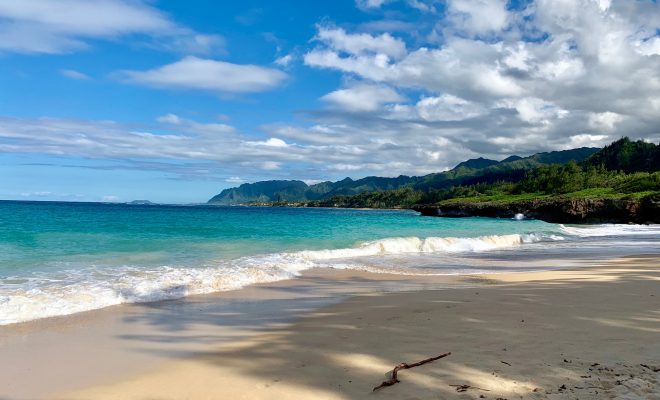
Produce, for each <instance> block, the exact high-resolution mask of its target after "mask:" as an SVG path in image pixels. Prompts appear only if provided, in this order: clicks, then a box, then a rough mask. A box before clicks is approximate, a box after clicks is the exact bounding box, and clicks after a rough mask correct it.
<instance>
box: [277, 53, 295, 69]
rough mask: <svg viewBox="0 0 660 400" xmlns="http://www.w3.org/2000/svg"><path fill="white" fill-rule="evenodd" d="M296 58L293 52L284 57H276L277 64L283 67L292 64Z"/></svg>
mask: <svg viewBox="0 0 660 400" xmlns="http://www.w3.org/2000/svg"><path fill="white" fill-rule="evenodd" d="M293 60H294V56H293V54H287V55H284V56H282V57H278V58H276V59H275V64H277V65H279V66H281V67H288V66H289V64H291V63H292V62H293Z"/></svg>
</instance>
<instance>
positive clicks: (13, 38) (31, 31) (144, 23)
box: [0, 0, 224, 54]
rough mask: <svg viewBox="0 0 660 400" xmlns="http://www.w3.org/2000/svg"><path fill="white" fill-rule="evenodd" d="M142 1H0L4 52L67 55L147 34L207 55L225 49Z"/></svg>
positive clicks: (168, 45)
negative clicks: (93, 45)
mask: <svg viewBox="0 0 660 400" xmlns="http://www.w3.org/2000/svg"><path fill="white" fill-rule="evenodd" d="M150 3H151V2H147V1H142V0H96V1H88V0H58V1H50V0H21V1H2V2H0V51H10V52H20V53H51V54H56V53H66V52H72V51H76V50H80V49H85V48H87V47H88V46H89V41H90V40H91V39H113V38H118V37H122V36H129V35H146V36H149V37H152V38H157V39H159V41H160V42H162V46H163V47H166V48H170V49H176V50H181V51H185V52H187V53H200V54H204V53H207V52H209V51H210V50H211V49H213V48H217V47H218V46H223V43H224V42H223V39H222V37H220V36H218V35H205V34H199V33H197V32H195V31H193V30H192V29H190V28H187V27H185V26H182V25H179V24H177V23H176V22H174V21H172V20H171V19H170V18H169V17H168V16H167V15H165V14H164V13H162V12H161V11H159V10H158V9H156V8H155V7H153V6H152V5H151V4H150Z"/></svg>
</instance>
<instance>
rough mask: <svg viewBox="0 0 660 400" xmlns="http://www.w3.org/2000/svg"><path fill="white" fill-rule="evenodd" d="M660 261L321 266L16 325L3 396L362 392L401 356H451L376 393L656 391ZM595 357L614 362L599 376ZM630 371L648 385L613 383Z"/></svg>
mask: <svg viewBox="0 0 660 400" xmlns="http://www.w3.org/2000/svg"><path fill="white" fill-rule="evenodd" d="M658 261H659V259H658V257H657V256H640V257H626V258H621V259H614V260H609V261H607V262H603V263H602V265H601V266H597V267H583V268H576V269H568V270H554V271H544V272H531V273H529V272H519V273H502V274H487V275H472V276H445V277H436V278H429V277H406V276H397V275H380V274H370V273H363V272H357V271H346V270H344V271H342V270H311V271H307V272H306V273H305V274H304V275H303V276H302V277H301V278H299V279H296V280H291V281H280V282H276V283H272V284H263V285H256V286H254V287H250V288H245V289H241V290H237V291H233V292H224V293H221V294H218V295H209V296H194V297H191V298H188V299H185V300H179V301H168V302H160V303H154V304H134V305H125V306H119V307H111V308H110V309H107V310H101V311H100V312H98V311H97V312H92V313H83V315H75V316H71V317H60V318H53V319H47V320H41V321H35V322H34V323H25V324H17V325H16V326H14V327H13V328H11V329H7V328H8V327H4V328H3V329H2V330H0V333H1V335H0V339H2V342H0V343H2V346H0V356H1V357H0V360H2V361H0V362H2V366H1V367H0V371H2V372H3V374H2V376H3V378H2V379H3V380H4V381H5V382H4V384H3V385H0V387H4V388H5V389H4V390H5V392H4V393H0V397H1V398H7V399H14V398H15V399H19V398H24V399H27V398H30V399H37V398H60V399H89V398H95V399H97V398H99V399H103V398H127V399H146V398H159V399H161V398H162V399H167V398H172V399H175V398H177V399H178V398H229V397H237V398H247V399H250V398H255V399H262V398H266V399H267V398H306V397H307V398H309V397H310V396H312V397H314V398H328V399H346V398H364V397H365V396H367V395H368V394H369V391H370V389H371V388H372V387H373V386H375V385H376V384H378V383H380V381H382V380H383V379H384V377H385V374H386V372H387V371H389V370H391V368H392V366H393V365H394V364H397V363H399V362H404V361H405V362H414V361H418V360H421V359H423V358H427V357H430V356H433V355H436V354H435V353H438V354H440V353H443V352H445V351H451V352H452V356H451V357H449V358H447V359H444V360H439V361H437V362H436V363H433V364H429V365H428V366H423V367H420V368H417V369H413V370H410V371H404V372H403V373H402V375H401V376H400V379H401V380H402V383H401V384H399V385H396V386H394V387H391V388H385V389H383V390H382V391H381V392H379V393H377V394H375V395H377V396H380V397H384V398H410V397H411V396H413V397H414V396H421V397H422V398H428V396H429V395H433V396H438V395H440V398H443V396H445V397H446V398H454V396H455V397H456V398H478V396H479V395H486V396H487V398H496V397H497V396H495V391H496V390H499V389H498V388H503V389H502V390H504V391H503V392H501V395H502V396H504V397H505V398H506V396H514V395H515V396H519V395H523V396H534V397H531V398H552V396H554V395H559V394H560V392H558V390H559V389H558V388H560V387H561V385H566V387H567V388H568V389H566V393H569V392H570V391H572V392H571V393H572V394H575V393H579V394H580V395H579V396H578V397H579V398H601V397H598V395H596V394H594V393H593V392H594V391H595V390H596V389H593V388H591V389H587V388H588V387H591V386H593V385H591V384H589V385H587V384H586V383H589V382H591V381H590V380H589V382H586V380H587V378H580V376H588V375H591V376H592V378H593V380H595V379H596V377H597V378H599V379H600V381H599V382H601V383H602V385H601V386H602V388H601V390H605V391H609V392H611V391H612V390H624V389H625V390H628V391H632V392H640V391H641V390H643V387H642V386H644V385H646V386H649V385H650V387H655V388H656V389H657V384H658V381H660V376H658V374H655V375H654V373H652V372H648V373H647V372H646V371H644V370H645V368H644V367H640V366H639V364H646V365H656V366H660V365H657V364H660V344H657V343H656V342H657V340H655V339H653V337H657V336H656V335H657V334H658V333H660V319H659V318H658V315H659V314H660V291H659V288H660V283H658V282H659V281H660V271H656V270H654V269H653V268H652V266H653V265H657V264H658ZM457 285H460V286H463V288H460V287H459V288H457V287H456V286H457ZM448 286H452V287H453V288H447V287H448ZM440 288H443V290H437V289H440ZM394 291H398V292H399V293H396V292H394ZM523 320H524V322H522V321H523ZM10 331H13V332H10ZM67 346H70V348H67ZM504 348H506V349H507V350H506V351H505V350H503V349H504ZM48 349H50V350H48ZM74 349H75V351H74ZM319 349H323V350H322V351H319ZM21 358H22V359H23V361H21ZM25 359H29V360H30V362H27V361H25ZM564 359H566V360H568V361H569V362H564V361H563V360H564ZM35 360H39V362H38V363H39V364H42V366H37V365H34V364H35ZM501 361H506V362H507V363H509V364H511V366H508V365H506V364H503V363H501ZM594 363H598V364H600V365H602V366H603V368H609V369H612V370H613V371H609V370H603V371H590V370H589V368H592V367H590V366H591V364H594ZM30 364H32V365H30ZM623 364H625V365H623ZM53 366H58V367H57V368H56V369H57V371H53ZM22 368H27V369H28V371H29V373H27V374H26V372H27V371H26V370H22ZM583 370H584V371H583ZM81 372H82V373H81ZM622 373H626V374H629V373H632V374H633V375H634V376H635V377H637V378H636V380H634V379H633V380H631V381H630V382H631V384H632V383H634V384H635V385H637V386H639V387H637V386H635V387H633V388H629V387H628V386H629V385H628V383H626V384H621V385H615V383H616V381H612V379H614V378H615V374H622ZM40 374H41V376H40ZM548 374H550V375H549V376H546V375H548ZM605 375H607V376H605ZM610 378H611V379H610ZM590 379H591V378H590ZM67 380H68V381H67ZM619 380H620V379H619ZM610 381H612V382H610ZM8 382H9V383H10V384H11V385H13V387H9V386H6V385H7V383H8ZM560 382H561V383H560ZM585 382H586V383H585ZM607 382H610V383H611V387H605V386H606V385H605V383H607ZM626 382H628V381H626ZM610 383H608V385H609V384H610ZM450 384H467V385H469V386H473V387H479V388H483V389H487V390H490V392H486V391H480V390H476V389H468V390H467V392H465V393H462V394H461V393H457V392H456V391H455V387H452V386H448V385H450ZM21 385H25V386H24V387H20V386H21ZM590 385H591V386H590ZM603 385H605V386H603ZM626 385H628V386H626ZM654 385H655V386H654ZM646 386H644V387H646ZM537 387H538V388H539V389H540V390H539V391H536V392H533V391H532V390H533V389H536V388H537ZM578 388H582V389H578ZM589 390H591V392H589ZM644 390H646V389H644ZM546 391H548V392H550V394H547V393H546ZM21 392H22V394H21ZM561 392H563V391H561ZM609 392H608V393H609ZM640 393H642V394H641V395H640V396H641V397H639V398H653V397H648V393H647V394H644V393H643V392H640ZM459 395H462V396H464V397H458V396H459ZM466 396H467V397H466ZM470 396H471V397H470ZM544 396H545V397H544ZM589 396H591V397H589ZM644 396H647V397H644ZM631 398H634V397H631Z"/></svg>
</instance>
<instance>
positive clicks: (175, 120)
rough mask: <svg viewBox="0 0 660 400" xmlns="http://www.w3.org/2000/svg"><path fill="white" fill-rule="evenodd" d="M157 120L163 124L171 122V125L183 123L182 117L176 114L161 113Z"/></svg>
mask: <svg viewBox="0 0 660 400" xmlns="http://www.w3.org/2000/svg"><path fill="white" fill-rule="evenodd" d="M156 121H158V122H160V123H161V124H171V125H179V124H181V118H179V116H178V115H176V114H166V115H161V116H160V117H158V118H156Z"/></svg>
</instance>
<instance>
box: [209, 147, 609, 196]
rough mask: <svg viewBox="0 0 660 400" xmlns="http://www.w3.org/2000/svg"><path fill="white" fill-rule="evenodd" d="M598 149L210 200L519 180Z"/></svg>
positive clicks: (261, 185)
mask: <svg viewBox="0 0 660 400" xmlns="http://www.w3.org/2000/svg"><path fill="white" fill-rule="evenodd" d="M596 151H598V149H595V148H586V147H584V148H579V149H573V150H564V151H554V152H549V153H538V154H534V155H532V156H530V157H524V158H523V157H518V156H511V157H508V158H506V159H504V160H502V161H500V162H498V161H495V160H488V159H484V158H476V159H471V160H467V161H464V162H462V163H460V164H458V165H457V166H456V167H454V168H453V169H451V170H449V171H445V172H440V173H433V174H429V175H425V176H421V177H415V176H413V177H410V176H405V175H401V176H398V177H396V178H385V177H377V176H369V177H366V178H362V179H356V180H353V179H351V178H346V179H343V180H341V181H337V182H330V181H326V182H321V183H318V184H315V185H307V184H305V183H304V182H302V181H295V180H292V181H262V182H256V183H246V184H243V185H241V186H239V187H236V188H230V189H225V190H223V191H222V192H220V194H218V195H216V196H214V197H213V198H211V199H210V200H209V203H212V204H220V205H232V204H251V203H269V202H306V201H315V200H317V201H326V200H329V199H334V198H337V197H339V196H344V197H345V196H354V195H361V194H365V193H372V192H383V191H396V190H399V189H410V190H411V191H413V192H429V191H434V190H440V189H444V188H450V187H453V186H461V185H474V184H477V183H493V182H497V181H500V180H508V181H517V180H520V179H522V177H523V175H524V173H525V171H526V170H528V169H530V168H533V167H535V166H539V165H544V164H553V163H565V162H568V161H570V160H573V161H576V162H582V161H584V160H585V159H586V158H587V157H589V156H591V155H592V154H594V153H595V152H596ZM397 193H403V192H397ZM406 193H407V192H406ZM362 197H365V196H362ZM362 197H361V198H362ZM378 204H380V203H378ZM388 204H389V203H388ZM365 207H367V206H365ZM368 207H371V206H368Z"/></svg>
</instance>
